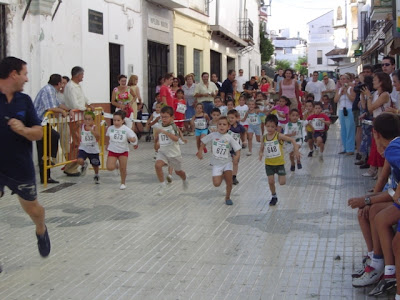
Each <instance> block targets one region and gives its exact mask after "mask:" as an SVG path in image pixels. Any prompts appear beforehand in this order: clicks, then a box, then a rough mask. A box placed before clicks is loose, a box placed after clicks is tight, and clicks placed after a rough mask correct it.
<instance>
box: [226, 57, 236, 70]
mask: <svg viewBox="0 0 400 300" xmlns="http://www.w3.org/2000/svg"><path fill="white" fill-rule="evenodd" d="M226 68H227V71H228V72H229V70H236V69H235V68H236V66H235V59H234V58H232V57H229V56H227V57H226Z"/></svg>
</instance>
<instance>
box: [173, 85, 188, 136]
mask: <svg viewBox="0 0 400 300" xmlns="http://www.w3.org/2000/svg"><path fill="white" fill-rule="evenodd" d="M175 96H176V98H175V99H174V105H175V106H174V110H175V120H177V122H176V123H175V124H176V126H178V128H179V129H180V130H181V131H183V127H184V126H183V122H184V121H183V120H185V113H186V100H185V98H184V96H185V93H184V92H183V90H182V89H178V90H177V91H176V93H175Z"/></svg>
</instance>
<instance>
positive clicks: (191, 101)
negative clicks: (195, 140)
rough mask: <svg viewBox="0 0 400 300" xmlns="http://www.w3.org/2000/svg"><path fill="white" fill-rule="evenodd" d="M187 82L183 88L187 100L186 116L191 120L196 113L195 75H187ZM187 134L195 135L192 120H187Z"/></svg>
mask: <svg viewBox="0 0 400 300" xmlns="http://www.w3.org/2000/svg"><path fill="white" fill-rule="evenodd" d="M185 80H186V83H185V84H184V85H183V86H182V90H183V92H184V93H185V100H186V113H185V118H186V119H187V120H191V119H192V117H193V116H194V114H195V111H194V105H195V101H196V99H195V98H194V94H195V90H196V84H195V83H194V77H193V75H192V74H188V75H186V76H185ZM185 129H186V134H188V135H194V133H193V132H194V128H191V127H190V121H185Z"/></svg>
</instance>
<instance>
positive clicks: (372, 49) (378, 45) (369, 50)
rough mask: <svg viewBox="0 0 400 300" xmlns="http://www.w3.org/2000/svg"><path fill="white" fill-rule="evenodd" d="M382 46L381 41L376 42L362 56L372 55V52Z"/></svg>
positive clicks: (363, 57)
mask: <svg viewBox="0 0 400 300" xmlns="http://www.w3.org/2000/svg"><path fill="white" fill-rule="evenodd" d="M379 47H380V43H379V42H376V43H375V44H374V45H373V46H372V47H371V48H369V49H368V50H367V51H365V52H364V53H363V54H362V55H361V58H362V59H365V58H367V57H368V56H370V55H371V53H372V52H374V51H375V50H377V49H378V48H379Z"/></svg>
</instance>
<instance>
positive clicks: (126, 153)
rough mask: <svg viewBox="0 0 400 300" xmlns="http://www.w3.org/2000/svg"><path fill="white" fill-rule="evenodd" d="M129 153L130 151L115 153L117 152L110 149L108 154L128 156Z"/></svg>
mask: <svg viewBox="0 0 400 300" xmlns="http://www.w3.org/2000/svg"><path fill="white" fill-rule="evenodd" d="M128 155H129V152H128V151H125V152H122V153H115V152H112V151H108V156H111V157H120V156H126V157H128Z"/></svg>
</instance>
